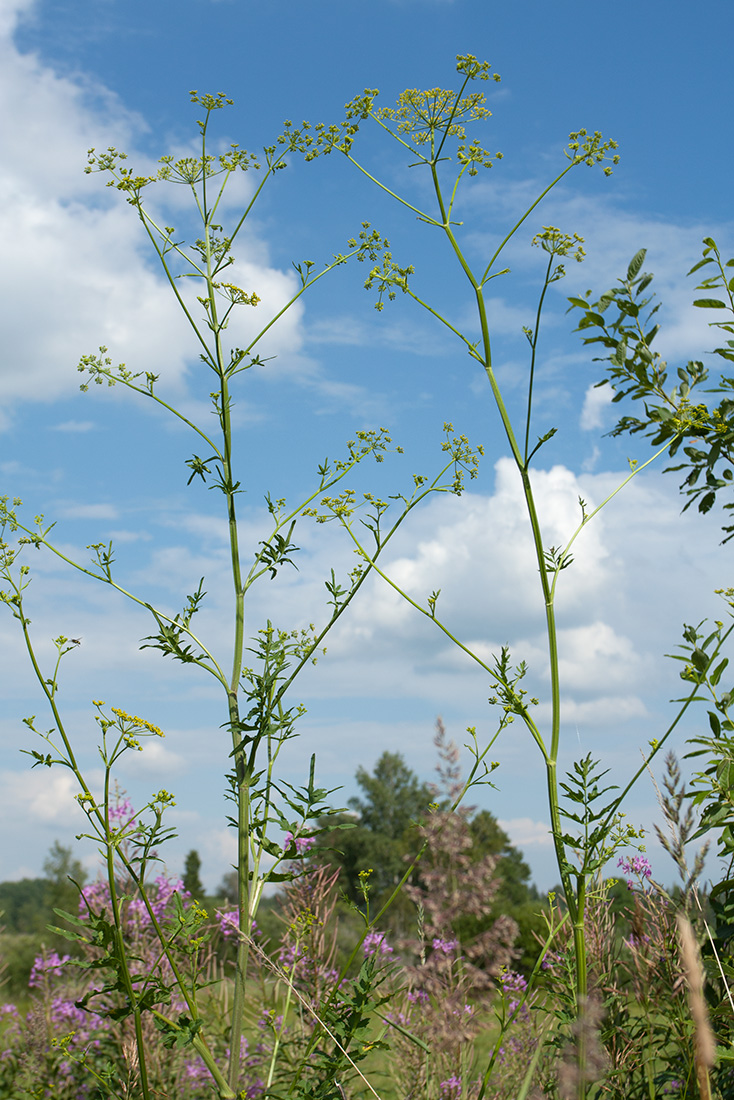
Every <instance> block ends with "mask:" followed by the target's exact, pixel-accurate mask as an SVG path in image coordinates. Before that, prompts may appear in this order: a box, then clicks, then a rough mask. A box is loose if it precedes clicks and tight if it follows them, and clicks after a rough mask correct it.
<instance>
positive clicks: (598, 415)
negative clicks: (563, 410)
mask: <svg viewBox="0 0 734 1100" xmlns="http://www.w3.org/2000/svg"><path fill="white" fill-rule="evenodd" d="M613 397H614V391H613V390H612V387H611V386H595V385H591V386H589V388H588V389H587V391H586V393H585V395H584V404H583V408H582V409H581V419H580V420H579V427H580V428H581V429H582V431H585V432H590V431H592V430H593V429H595V428H602V427H603V426H604V411H605V410H606V408H607V407H608V406H609V405H611V403H612V398H613Z"/></svg>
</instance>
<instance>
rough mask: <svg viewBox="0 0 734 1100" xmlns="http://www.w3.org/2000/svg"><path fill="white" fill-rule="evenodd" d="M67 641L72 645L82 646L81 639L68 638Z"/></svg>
mask: <svg viewBox="0 0 734 1100" xmlns="http://www.w3.org/2000/svg"><path fill="white" fill-rule="evenodd" d="M69 641H70V642H71V644H72V645H81V644H82V639H81V638H69Z"/></svg>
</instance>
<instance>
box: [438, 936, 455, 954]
mask: <svg viewBox="0 0 734 1100" xmlns="http://www.w3.org/2000/svg"><path fill="white" fill-rule="evenodd" d="M458 946H459V941H458V940H442V939H441V938H440V937H438V936H437V937H436V939H434V940H433V943H432V947H433V950H434V951H440V952H441V954H443V955H452V954H453V953H454V951H455V950H456V948H457V947H458Z"/></svg>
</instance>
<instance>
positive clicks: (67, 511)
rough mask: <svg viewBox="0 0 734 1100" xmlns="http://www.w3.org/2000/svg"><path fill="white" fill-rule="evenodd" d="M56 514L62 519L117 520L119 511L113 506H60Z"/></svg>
mask: <svg viewBox="0 0 734 1100" xmlns="http://www.w3.org/2000/svg"><path fill="white" fill-rule="evenodd" d="M57 514H58V515H59V516H63V517H64V519H117V518H118V516H119V514H120V513H119V510H118V508H117V507H116V506H115V505H114V504H62V503H59V505H58V508H57Z"/></svg>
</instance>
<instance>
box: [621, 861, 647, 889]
mask: <svg viewBox="0 0 734 1100" xmlns="http://www.w3.org/2000/svg"><path fill="white" fill-rule="evenodd" d="M617 867H621V868H622V870H623V871H624V873H625V875H637V877H638V878H649V877H650V875H651V874H652V867H651V866H650V861H649V859H646V858H645V856H633V857H632V859H627V858H626V857H625V856H620V858H619V859H618V860H617ZM633 886H634V883H633V882H632V879H631V878H628V879H627V887H628V889H630V890H631V889H632V887H633Z"/></svg>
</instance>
